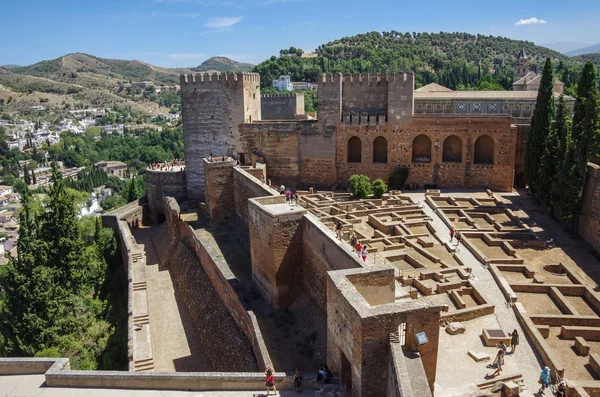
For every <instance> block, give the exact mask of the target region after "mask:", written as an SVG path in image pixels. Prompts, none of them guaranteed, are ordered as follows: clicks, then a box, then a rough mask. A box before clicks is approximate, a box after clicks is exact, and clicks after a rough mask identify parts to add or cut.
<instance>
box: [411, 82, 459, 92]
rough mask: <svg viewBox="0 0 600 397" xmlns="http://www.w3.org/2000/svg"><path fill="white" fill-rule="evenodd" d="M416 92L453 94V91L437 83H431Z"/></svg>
mask: <svg viewBox="0 0 600 397" xmlns="http://www.w3.org/2000/svg"><path fill="white" fill-rule="evenodd" d="M415 92H452V90H451V89H450V88H446V87H444V86H443V85H439V84H437V83H429V84H427V85H424V86H423V87H421V88H417V89H416V90H415Z"/></svg>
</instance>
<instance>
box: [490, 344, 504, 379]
mask: <svg viewBox="0 0 600 397" xmlns="http://www.w3.org/2000/svg"><path fill="white" fill-rule="evenodd" d="M503 364H504V350H502V349H498V353H496V358H495V359H494V363H493V364H492V365H495V366H496V370H495V371H494V372H492V374H491V375H489V376H490V377H494V376H496V375H500V372H502V365H503Z"/></svg>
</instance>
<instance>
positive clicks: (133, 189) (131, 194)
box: [124, 177, 140, 203]
mask: <svg viewBox="0 0 600 397" xmlns="http://www.w3.org/2000/svg"><path fill="white" fill-rule="evenodd" d="M124 198H125V200H127V202H128V203H130V202H132V201H135V200H137V199H138V198H140V193H139V190H138V185H137V183H136V178H135V177H134V178H131V179H130V180H129V184H128V185H127V190H126V192H125V197H124Z"/></svg>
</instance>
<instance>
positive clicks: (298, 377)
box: [294, 370, 304, 393]
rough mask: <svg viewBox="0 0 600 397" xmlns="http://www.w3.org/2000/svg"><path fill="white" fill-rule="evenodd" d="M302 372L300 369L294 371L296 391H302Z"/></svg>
mask: <svg viewBox="0 0 600 397" xmlns="http://www.w3.org/2000/svg"><path fill="white" fill-rule="evenodd" d="M302 379H304V378H303V377H302V373H301V372H300V371H298V370H296V371H295V372H294V389H296V393H302Z"/></svg>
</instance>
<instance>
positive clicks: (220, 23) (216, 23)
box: [204, 17, 242, 29]
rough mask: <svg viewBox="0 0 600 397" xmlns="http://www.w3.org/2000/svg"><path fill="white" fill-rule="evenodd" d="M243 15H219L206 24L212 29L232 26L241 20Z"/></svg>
mask: <svg viewBox="0 0 600 397" xmlns="http://www.w3.org/2000/svg"><path fill="white" fill-rule="evenodd" d="M241 20H242V17H219V18H211V19H210V20H209V21H208V22H207V23H206V24H205V25H204V26H206V27H207V28H211V29H224V28H230V27H232V26H233V25H235V24H236V23H238V22H240V21H241Z"/></svg>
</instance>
